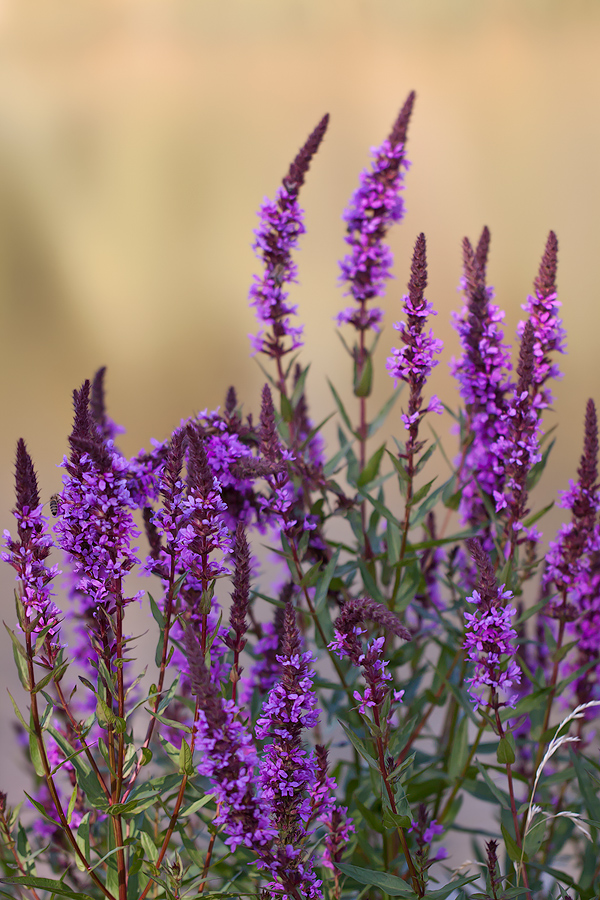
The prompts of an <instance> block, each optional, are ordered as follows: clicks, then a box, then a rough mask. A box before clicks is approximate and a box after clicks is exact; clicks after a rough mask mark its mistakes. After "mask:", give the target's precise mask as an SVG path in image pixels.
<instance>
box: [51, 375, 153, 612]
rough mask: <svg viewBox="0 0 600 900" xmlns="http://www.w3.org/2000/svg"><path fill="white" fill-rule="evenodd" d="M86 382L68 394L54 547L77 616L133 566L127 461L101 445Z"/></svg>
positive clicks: (114, 590) (106, 597)
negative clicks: (65, 559)
mask: <svg viewBox="0 0 600 900" xmlns="http://www.w3.org/2000/svg"><path fill="white" fill-rule="evenodd" d="M89 391H90V384H89V382H87V381H86V382H85V384H84V385H83V387H82V388H81V390H80V391H75V392H74V405H75V422H74V426H73V431H72V433H71V436H70V438H69V443H70V444H71V453H70V455H69V456H68V457H65V459H64V461H63V464H62V465H63V467H64V469H65V470H66V475H65V476H64V477H63V490H62V492H61V495H60V504H59V509H60V517H59V520H58V523H57V525H56V526H55V531H56V534H57V536H58V543H59V545H60V546H61V547H62V549H63V550H64V551H65V553H67V554H68V556H69V558H70V560H71V562H72V564H73V569H74V575H75V581H74V590H75V591H76V592H77V595H78V597H79V599H80V603H81V609H82V612H84V613H86V612H91V611H93V609H94V608H95V606H96V605H97V604H98V603H103V604H106V603H110V600H111V598H114V597H115V596H116V595H117V594H119V593H120V592H121V590H122V586H121V581H122V579H123V578H124V576H125V575H127V573H128V572H129V571H130V570H131V569H132V568H133V566H134V565H135V563H136V562H137V557H136V555H135V551H134V549H133V548H132V546H131V543H132V540H133V539H134V538H135V537H137V536H138V534H139V532H138V530H137V528H136V527H135V524H134V521H133V515H132V511H131V510H132V507H133V506H134V502H133V500H132V497H131V493H130V491H129V481H128V473H129V466H128V462H127V460H126V459H125V458H124V457H123V456H122V455H121V454H120V453H118V452H116V451H115V450H114V448H113V445H112V441H110V440H108V441H106V440H105V439H104V438H103V436H102V434H101V433H100V431H99V429H98V427H97V426H96V424H95V422H94V421H93V419H92V417H91V414H90V410H89Z"/></svg>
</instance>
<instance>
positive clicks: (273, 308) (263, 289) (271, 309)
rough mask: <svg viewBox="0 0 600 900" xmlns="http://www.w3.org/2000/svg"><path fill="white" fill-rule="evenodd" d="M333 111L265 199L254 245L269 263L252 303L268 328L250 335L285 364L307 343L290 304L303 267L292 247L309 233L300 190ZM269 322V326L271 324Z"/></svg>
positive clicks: (253, 289) (258, 349)
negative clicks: (272, 196)
mask: <svg viewBox="0 0 600 900" xmlns="http://www.w3.org/2000/svg"><path fill="white" fill-rule="evenodd" d="M328 123H329V115H325V116H323V118H322V119H321V121H320V122H319V124H318V125H317V127H316V128H315V129H314V131H313V132H312V133H311V134H310V136H309V138H308V140H307V141H306V143H305V144H304V146H303V147H302V148H301V150H300V151H299V153H298V154H297V156H296V158H295V159H294V161H293V163H292V164H291V166H290V168H289V171H288V173H287V175H286V176H285V178H284V179H283V182H282V185H281V187H280V188H279V189H278V191H277V193H276V195H275V200H274V201H271V200H265V201H264V203H263V204H262V206H261V208H260V211H259V216H260V225H259V226H258V228H257V229H256V231H255V232H254V233H255V235H256V240H255V242H254V244H253V245H252V246H253V249H254V252H255V254H256V256H257V257H259V259H261V260H262V262H263V265H264V273H263V275H260V276H259V275H255V276H254V284H253V285H252V287H251V288H250V295H249V297H250V305H251V306H253V307H254V309H255V313H256V318H257V319H258V321H259V323H260V325H261V326H262V327H261V328H260V330H259V332H258V334H256V335H254V336H250V340H251V343H252V348H253V351H254V353H265V354H266V355H267V356H270V357H271V358H273V359H275V360H277V362H278V363H280V361H281V358H282V357H283V356H285V355H286V354H287V353H290V352H291V351H293V350H296V349H297V348H298V347H301V346H302V343H303V342H302V330H303V329H302V326H298V325H293V324H292V320H291V316H293V315H295V313H296V310H297V307H296V306H295V305H292V304H290V303H288V296H289V295H288V292H287V291H286V290H284V285H285V284H290V283H292V282H295V281H297V274H298V269H297V266H296V264H295V262H294V261H293V259H292V250H294V249H295V248H296V247H297V246H298V239H299V237H300V235H301V234H304V231H305V228H304V212H303V210H302V209H301V208H300V206H299V204H298V192H299V190H300V188H301V186H302V185H303V183H304V178H305V176H306V173H307V172H308V168H309V166H310V163H311V160H312V158H313V156H314V155H315V153H316V152H317V150H318V149H319V145H320V144H321V141H322V140H323V136H324V134H325V131H326V130H327V125H328ZM265 326H266V328H265Z"/></svg>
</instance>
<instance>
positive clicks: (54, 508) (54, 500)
mask: <svg viewBox="0 0 600 900" xmlns="http://www.w3.org/2000/svg"><path fill="white" fill-rule="evenodd" d="M59 500H60V496H59V494H52V496H51V497H50V501H49V502H50V512H51V513H52V515H53V516H57V515H58V503H59Z"/></svg>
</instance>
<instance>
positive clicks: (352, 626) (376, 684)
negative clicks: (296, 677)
mask: <svg viewBox="0 0 600 900" xmlns="http://www.w3.org/2000/svg"><path fill="white" fill-rule="evenodd" d="M368 620H370V621H372V622H375V623H377V624H378V625H380V626H381V627H382V628H383V630H384V631H388V632H391V633H392V634H395V635H396V636H397V637H399V638H402V640H405V641H410V639H411V635H410V631H408V630H407V629H406V628H405V627H404V625H402V623H401V622H400V620H399V619H398V617H397V616H396V615H395V614H394V613H393V612H390V610H389V609H388V608H387V607H386V606H383V605H382V604H381V603H376V602H375V600H371V599H370V598H369V597H365V598H363V599H361V600H347V601H346V602H345V603H344V606H343V607H342V611H341V613H340V614H339V616H338V617H337V619H336V621H335V623H334V628H335V639H334V640H333V641H331V643H330V644H329V649H330V650H335V651H336V653H337V654H338V656H340V657H344V656H347V657H349V659H350V661H351V662H352V664H353V665H355V666H361V667H362V669H363V673H364V677H365V681H366V682H367V686H366V688H365V691H364V694H360V693H359V691H355V692H354V697H355V699H356V700H358V701H359V709H360V711H361V713H363V714H366V713H367V710H368V709H369V708H372V707H375V708H376V709H378V708H379V707H380V706H381V704H382V703H383V701H384V700H385V698H386V696H387V695H388V693H389V690H390V689H389V686H388V682H389V681H391V680H392V676H391V675H390V674H389V672H386V669H387V662H386V661H385V660H384V659H383V645H384V643H385V638H384V637H379V638H374V639H373V640H372V641H371V642H370V643H369V644H368V646H367V652H366V653H365V652H364V650H363V645H362V639H361V635H362V634H364V633H365V629H364V628H361V627H360V626H361V625H362V624H363V623H364V622H366V621H368ZM403 694H404V691H394V697H393V699H394V700H395V701H400V700H401V699H402V695H403Z"/></svg>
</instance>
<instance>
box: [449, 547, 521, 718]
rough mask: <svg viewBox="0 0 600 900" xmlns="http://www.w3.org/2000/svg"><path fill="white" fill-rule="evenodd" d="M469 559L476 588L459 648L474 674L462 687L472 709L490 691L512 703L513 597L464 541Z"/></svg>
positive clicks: (515, 672)
mask: <svg viewBox="0 0 600 900" xmlns="http://www.w3.org/2000/svg"><path fill="white" fill-rule="evenodd" d="M467 545H468V547H469V550H470V552H471V556H472V557H473V560H474V561H475V563H476V565H477V568H478V571H479V581H478V584H477V588H476V589H475V590H473V592H472V594H471V596H470V597H467V598H466V599H467V603H472V604H473V605H474V606H475V607H476V609H475V612H473V613H470V612H465V614H464V617H465V623H466V633H465V641H464V644H463V647H464V648H465V649H466V650H467V657H468V659H470V660H471V662H473V663H475V670H474V673H473V675H472V676H471V677H470V678H467V679H466V683H467V684H469V685H470V687H469V693H470V694H471V697H472V698H473V700H474V701H475V703H476V705H477V706H479V705H481V706H484V705H486V703H487V700H484V697H483V693H484V691H485V690H486V689H487V688H491V689H492V691H493V692H494V693H495V692H497V691H500V690H501V691H503V692H504V693H505V694H506V695H507V701H506V702H507V703H508V704H509V705H510V704H512V702H513V697H512V695H511V691H510V689H511V687H512V686H513V685H514V684H519V683H520V680H521V673H520V670H519V666H518V665H517V663H516V662H515V652H516V648H515V645H514V643H513V641H514V639H515V638H516V636H517V632H516V631H515V629H514V628H513V627H512V618H513V616H515V615H516V612H517V611H516V609H515V608H514V606H512V605H511V604H510V602H508V601H510V600H512V597H513V593H512V591H508V590H505V589H504V585H500V586H498V585H497V583H496V579H495V576H494V573H493V569H492V566H491V564H490V562H489V559H488V557H487V554H486V553H485V551H484V550H483V548H482V546H481V544H480V543H479V541H477V540H476V539H470V540H468V541H467Z"/></svg>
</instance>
